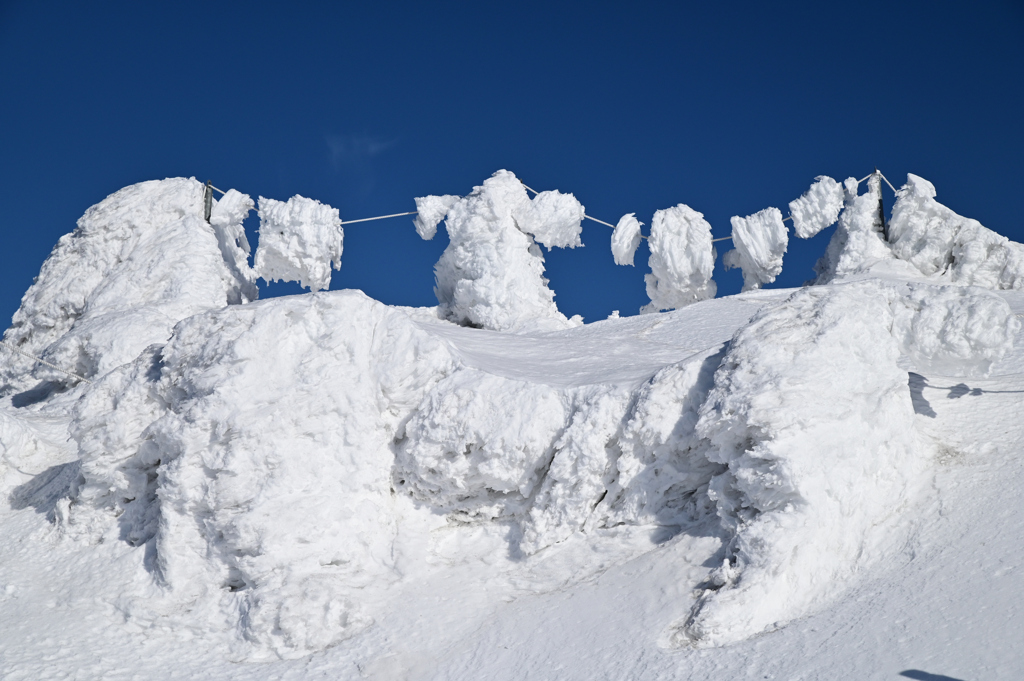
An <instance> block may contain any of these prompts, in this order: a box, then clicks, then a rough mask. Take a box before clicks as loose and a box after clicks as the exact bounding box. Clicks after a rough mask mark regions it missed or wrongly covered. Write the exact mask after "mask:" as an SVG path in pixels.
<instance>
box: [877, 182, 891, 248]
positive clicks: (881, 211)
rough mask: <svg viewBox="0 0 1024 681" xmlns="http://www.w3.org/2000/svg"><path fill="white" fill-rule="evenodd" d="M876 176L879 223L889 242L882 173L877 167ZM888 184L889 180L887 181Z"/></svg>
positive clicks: (884, 237) (883, 234) (883, 236)
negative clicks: (883, 200)
mask: <svg viewBox="0 0 1024 681" xmlns="http://www.w3.org/2000/svg"><path fill="white" fill-rule="evenodd" d="M875 175H876V176H877V181H878V221H879V223H881V225H882V238H883V239H885V240H886V241H888V240H889V225H887V224H886V223H885V205H884V204H883V203H882V173H880V172H878V167H877V166H876V167H875ZM885 182H886V184H888V183H889V180H886V181H885Z"/></svg>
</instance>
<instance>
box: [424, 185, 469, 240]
mask: <svg viewBox="0 0 1024 681" xmlns="http://www.w3.org/2000/svg"><path fill="white" fill-rule="evenodd" d="M458 200H459V197H458V196H454V195H451V194H445V195H444V196H417V197H416V217H415V218H414V219H413V224H414V225H415V226H416V233H417V234H419V235H420V238H421V239H426V240H427V241H430V240H431V239H433V238H434V235H435V234H437V226H438V225H439V224H441V220H444V216H445V215H447V214H448V210H449V209H450V208H451V207H452V206H453V205H454V204H455V202H456V201H458Z"/></svg>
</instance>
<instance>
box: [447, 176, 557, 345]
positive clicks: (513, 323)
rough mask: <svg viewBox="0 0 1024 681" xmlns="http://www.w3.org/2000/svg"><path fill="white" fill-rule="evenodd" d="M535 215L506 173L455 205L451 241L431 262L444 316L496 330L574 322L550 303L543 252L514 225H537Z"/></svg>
mask: <svg viewBox="0 0 1024 681" xmlns="http://www.w3.org/2000/svg"><path fill="white" fill-rule="evenodd" d="M559 201H560V199H559ZM536 218H537V213H535V212H534V207H533V205H532V204H531V201H530V198H529V197H528V196H527V194H526V189H525V188H524V187H523V184H522V182H520V181H519V179H518V178H516V176H515V175H513V174H512V173H510V172H508V171H507V170H499V171H498V172H496V173H495V174H494V175H493V176H491V177H490V178H488V179H487V180H485V181H484V183H483V185H482V186H479V187H476V188H474V189H473V192H472V193H471V194H469V196H466V197H464V198H462V199H459V201H457V202H456V203H455V204H454V205H452V207H451V208H450V209H449V211H448V217H447V219H446V220H445V226H446V228H447V230H448V237H449V244H448V247H447V248H446V249H445V251H444V253H442V254H441V258H440V259H439V260H438V261H437V264H436V265H435V266H434V274H435V276H436V280H437V286H436V287H435V288H434V293H435V294H436V295H437V300H438V303H439V305H438V314H439V316H440V317H441V318H442V319H447V320H449V321H452V322H455V323H457V324H463V325H467V326H477V327H482V328H485V329H493V330H496V331H520V330H524V329H527V328H530V329H564V328H569V327H571V326H576V325H577V323H575V322H573V321H571V320H568V319H566V318H565V315H563V314H562V313H561V312H559V311H558V308H557V307H556V306H555V303H554V296H555V294H554V292H553V291H552V290H551V289H550V288H548V286H547V279H545V278H544V256H543V254H542V253H541V250H540V248H539V247H538V246H537V244H536V243H535V242H534V240H533V239H532V238H531V237H530V235H529V234H527V233H526V232H524V231H523V230H522V229H520V228H519V226H518V225H519V224H520V223H525V224H531V225H532V226H533V227H534V228H537V223H536V222H531V221H535V219H536Z"/></svg>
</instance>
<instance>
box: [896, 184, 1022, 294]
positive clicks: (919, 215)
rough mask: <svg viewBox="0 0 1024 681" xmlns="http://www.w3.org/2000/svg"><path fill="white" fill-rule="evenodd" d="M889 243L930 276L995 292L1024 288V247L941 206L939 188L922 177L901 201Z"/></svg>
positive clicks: (905, 187)
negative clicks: (938, 196) (938, 198)
mask: <svg viewBox="0 0 1024 681" xmlns="http://www.w3.org/2000/svg"><path fill="white" fill-rule="evenodd" d="M889 240H890V242H891V243H892V249H893V252H894V253H895V254H896V256H897V257H899V258H902V259H903V260H906V261H908V262H910V263H912V264H913V265H914V266H915V267H916V268H917V269H919V270H920V271H921V273H922V274H925V275H935V274H942V275H944V276H946V277H948V278H949V280H950V281H952V282H954V283H957V284H972V285H975V286H983V287H985V288H990V289H1021V288H1024V245H1021V244H1018V243H1015V242H1012V241H1010V240H1009V239H1007V238H1006V237H1004V236H1002V235H1000V234H997V233H995V232H993V231H992V230H990V229H986V228H985V227H983V226H982V225H981V223H980V222H978V221H977V220H972V219H970V218H965V217H961V216H959V215H957V214H956V213H954V212H953V211H952V210H950V209H949V208H947V207H946V206H943V205H942V204H941V203H939V202H938V201H936V200H935V186H934V185H932V183H931V182H928V181H927V180H925V179H924V178H921V177H918V176H917V175H910V174H908V175H907V183H906V184H905V185H903V187H902V188H901V189H900V190H899V192H898V193H897V195H896V205H894V206H893V209H892V221H891V222H890V224H889Z"/></svg>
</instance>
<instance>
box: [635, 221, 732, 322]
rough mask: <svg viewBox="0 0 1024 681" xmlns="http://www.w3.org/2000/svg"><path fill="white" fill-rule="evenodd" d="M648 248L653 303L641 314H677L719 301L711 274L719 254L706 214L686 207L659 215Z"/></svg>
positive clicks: (649, 290)
mask: <svg viewBox="0 0 1024 681" xmlns="http://www.w3.org/2000/svg"><path fill="white" fill-rule="evenodd" d="M647 245H648V247H649V248H650V249H651V256H650V258H649V259H648V263H649V264H650V266H651V273H650V274H647V275H645V276H644V281H645V282H646V283H647V297H649V298H650V299H651V302H650V303H648V304H647V305H645V306H644V307H643V308H641V310H640V311H641V312H643V313H650V312H658V311H659V310H675V309H678V308H681V307H685V306H686V305H691V304H693V303H696V302H698V301H701V300H706V299H708V298H714V297H715V292H716V291H717V290H718V286H717V285H716V284H715V282H714V281H712V280H711V274H712V272H714V269H715V258H716V257H717V253H716V252H715V247H714V245H713V244H712V243H711V225H709V224H708V222H707V220H705V219H704V214H703V213H698V212H697V211H695V210H693V209H692V208H690V207H689V206H687V205H684V204H682V203H680V204H679V205H678V206H673V207H672V208H665V209H664V210H659V211H656V212H655V213H654V219H653V220H651V236H650V237H649V238H648V240H647Z"/></svg>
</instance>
